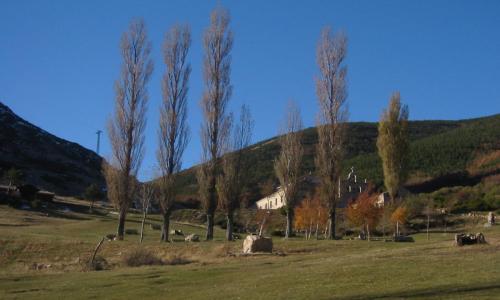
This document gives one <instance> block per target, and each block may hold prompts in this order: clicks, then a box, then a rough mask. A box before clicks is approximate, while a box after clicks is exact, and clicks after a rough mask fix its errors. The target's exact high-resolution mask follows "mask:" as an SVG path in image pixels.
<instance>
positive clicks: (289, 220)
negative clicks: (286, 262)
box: [285, 212, 293, 239]
mask: <svg viewBox="0 0 500 300" xmlns="http://www.w3.org/2000/svg"><path fill="white" fill-rule="evenodd" d="M292 222H293V216H292V214H291V213H290V212H287V214H286V231H285V238H286V239H287V238H289V237H291V236H292Z"/></svg>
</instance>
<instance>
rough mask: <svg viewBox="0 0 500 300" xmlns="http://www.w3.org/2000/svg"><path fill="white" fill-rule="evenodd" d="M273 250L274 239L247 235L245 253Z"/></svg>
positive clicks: (244, 246)
mask: <svg viewBox="0 0 500 300" xmlns="http://www.w3.org/2000/svg"><path fill="white" fill-rule="evenodd" d="M255 252H269V253H272V252H273V240H272V239H271V238H266V237H262V236H258V235H247V237H246V238H245V240H244V241H243V253H255Z"/></svg>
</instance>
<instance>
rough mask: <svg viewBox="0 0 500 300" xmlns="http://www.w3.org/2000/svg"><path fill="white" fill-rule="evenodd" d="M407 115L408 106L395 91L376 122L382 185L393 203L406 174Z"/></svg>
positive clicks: (407, 147)
mask: <svg viewBox="0 0 500 300" xmlns="http://www.w3.org/2000/svg"><path fill="white" fill-rule="evenodd" d="M408 115H409V111H408V106H406V105H402V104H401V96H400V94H399V92H395V93H394V94H392V96H391V100H390V102H389V107H388V108H387V109H386V110H384V112H383V113H382V117H381V118H380V122H379V123H378V138H377V148H378V155H379V156H380V158H381V160H382V167H383V171H384V185H385V187H386V189H387V191H388V192H389V196H390V197H391V202H392V203H393V204H394V201H395V199H396V197H397V196H398V191H399V189H400V188H401V186H402V184H403V183H404V182H405V180H406V178H407V175H408V168H407V164H408V151H409V148H410V146H409V141H408Z"/></svg>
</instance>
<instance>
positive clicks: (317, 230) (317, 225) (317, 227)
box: [315, 223, 319, 239]
mask: <svg viewBox="0 0 500 300" xmlns="http://www.w3.org/2000/svg"><path fill="white" fill-rule="evenodd" d="M318 232H319V223H316V233H315V235H316V239H318V238H319V236H318Z"/></svg>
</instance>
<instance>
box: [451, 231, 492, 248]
mask: <svg viewBox="0 0 500 300" xmlns="http://www.w3.org/2000/svg"><path fill="white" fill-rule="evenodd" d="M474 244H486V239H485V238H484V234H482V233H481V232H480V233H477V234H473V233H469V234H465V233H461V234H455V245H456V246H463V245H474Z"/></svg>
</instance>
